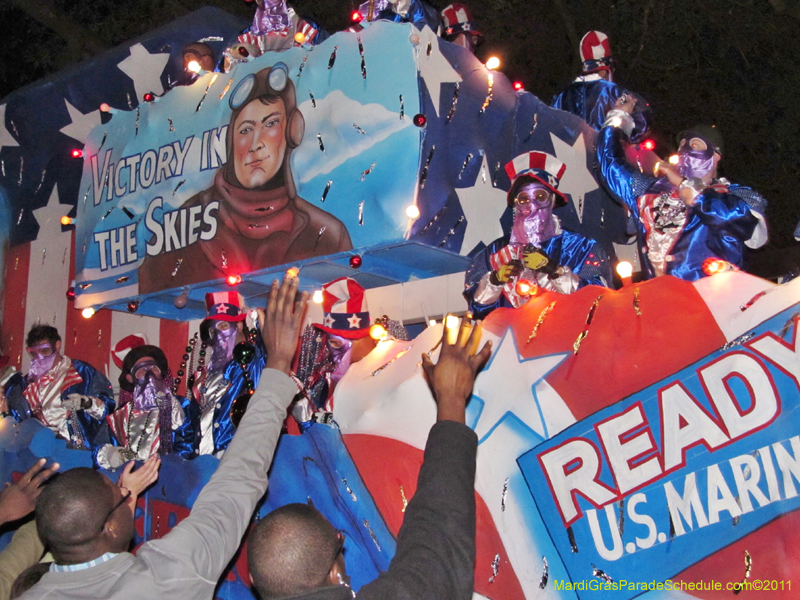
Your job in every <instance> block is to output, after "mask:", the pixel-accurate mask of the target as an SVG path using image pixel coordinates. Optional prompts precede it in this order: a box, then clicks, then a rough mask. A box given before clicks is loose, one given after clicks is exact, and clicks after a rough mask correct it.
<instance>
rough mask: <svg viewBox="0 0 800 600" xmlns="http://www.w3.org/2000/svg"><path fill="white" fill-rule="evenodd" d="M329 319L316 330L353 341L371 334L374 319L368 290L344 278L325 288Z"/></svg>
mask: <svg viewBox="0 0 800 600" xmlns="http://www.w3.org/2000/svg"><path fill="white" fill-rule="evenodd" d="M322 311H323V312H324V313H325V318H324V319H323V321H322V323H314V326H315V327H318V328H320V329H322V331H327V332H328V333H332V334H333V335H338V336H340V337H343V338H347V339H350V340H357V339H361V338H363V337H366V336H368V335H369V327H370V318H369V309H368V308H367V297H366V295H365V294H364V288H363V287H361V285H359V283H358V282H357V281H356V280H355V279H351V278H350V277H340V278H339V279H334V280H333V281H331V282H330V283H326V284H325V285H323V286H322Z"/></svg>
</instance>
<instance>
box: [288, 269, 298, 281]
mask: <svg viewBox="0 0 800 600" xmlns="http://www.w3.org/2000/svg"><path fill="white" fill-rule="evenodd" d="M299 274H300V269H298V268H297V267H290V268H288V269H286V277H288V278H289V279H294V278H295V277H297V276H298V275H299Z"/></svg>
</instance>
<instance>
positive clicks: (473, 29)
mask: <svg viewBox="0 0 800 600" xmlns="http://www.w3.org/2000/svg"><path fill="white" fill-rule="evenodd" d="M442 26H443V29H442V38H443V39H444V40H445V41H447V42H451V43H453V44H456V45H458V46H462V47H464V48H466V49H467V50H469V51H470V52H472V54H475V49H476V48H477V47H478V46H480V45H481V44H482V43H483V34H482V33H481V32H480V31H478V27H477V25H476V24H475V20H474V19H473V18H472V12H471V11H470V9H469V7H468V6H467V5H466V4H461V3H459V2H456V3H453V4H450V5H448V6H446V7H445V8H444V10H442Z"/></svg>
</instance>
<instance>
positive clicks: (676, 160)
mask: <svg viewBox="0 0 800 600" xmlns="http://www.w3.org/2000/svg"><path fill="white" fill-rule="evenodd" d="M667 160H668V161H669V164H671V165H677V164H678V163H679V162H680V161H681V157H680V156H678V155H677V154H673V155H672V156H670V157H669V158H668V159H667Z"/></svg>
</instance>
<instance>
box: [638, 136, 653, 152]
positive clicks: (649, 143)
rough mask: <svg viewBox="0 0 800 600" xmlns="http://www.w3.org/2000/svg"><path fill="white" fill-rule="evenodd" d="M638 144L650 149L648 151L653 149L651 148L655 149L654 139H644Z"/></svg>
mask: <svg viewBox="0 0 800 600" xmlns="http://www.w3.org/2000/svg"><path fill="white" fill-rule="evenodd" d="M640 146H641V147H642V148H644V149H645V150H650V151H653V150H655V149H656V142H655V140H651V139H646V140H645V141H643V142H642V143H641V144H640Z"/></svg>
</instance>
